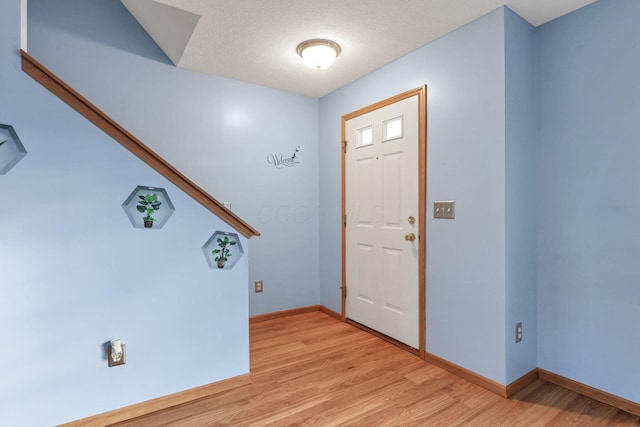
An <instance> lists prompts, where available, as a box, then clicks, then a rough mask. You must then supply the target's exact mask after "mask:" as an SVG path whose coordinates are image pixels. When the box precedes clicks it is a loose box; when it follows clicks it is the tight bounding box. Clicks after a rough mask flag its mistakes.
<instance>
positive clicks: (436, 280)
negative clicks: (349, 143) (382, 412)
mask: <svg viewBox="0 0 640 427" xmlns="http://www.w3.org/2000/svg"><path fill="white" fill-rule="evenodd" d="M425 84H426V85H427V111H428V113H427V212H428V213H429V215H428V218H427V241H426V245H427V271H426V280H427V293H426V294H427V295H426V298H427V301H426V315H427V331H426V335H427V337H426V338H427V351H428V352H429V353H432V354H435V355H437V356H440V357H442V358H444V359H447V360H449V361H451V362H453V363H456V364H458V365H461V366H464V367H465V368H467V369H470V370H472V371H474V372H477V373H479V374H481V375H483V376H485V377H488V378H491V379H492V380H494V381H497V382H499V383H502V384H504V383H505V380H506V377H505V375H506V371H505V110H504V108H505V62H504V12H503V10H502V9H499V10H497V11H495V12H493V13H491V14H489V15H487V16H485V17H483V18H481V19H479V20H477V21H475V22H473V23H471V24H469V25H467V26H465V27H463V28H461V29H459V30H457V31H455V32H453V33H451V34H449V35H447V36H445V37H442V38H441V39H439V40H437V41H435V42H433V43H430V44H429V45H427V46H425V47H423V48H421V49H418V50H417V51H415V52H412V53H410V54H409V55H407V56H405V57H403V58H401V59H399V60H397V61H395V62H393V63H392V64H389V65H387V66H385V67H383V68H381V69H380V70H378V71H376V72H374V73H372V74H369V75H368V76H366V77H364V78H361V79H359V80H357V81H356V82H354V83H352V84H350V85H348V86H346V87H344V88H342V89H340V90H338V91H336V92H334V93H332V94H330V95H328V96H325V97H323V98H322V99H321V101H320V157H319V160H320V174H321V176H322V180H321V181H320V206H322V216H321V221H320V228H321V231H320V265H321V276H320V284H321V300H320V301H321V303H322V304H323V305H326V306H328V307H330V308H331V309H333V310H336V311H339V310H340V290H339V286H340V281H341V264H340V262H341V261H340V259H341V258H340V257H341V252H340V239H341V235H340V172H339V171H340V150H339V148H338V147H339V141H340V117H341V116H342V115H344V114H347V113H350V112H352V111H354V110H357V109H359V108H361V107H364V106H367V105H369V104H372V103H374V102H377V101H380V100H382V99H385V98H387V97H390V96H393V95H395V94H398V93H401V92H404V91H406V90H409V89H413V88H416V87H420V86H422V85H425ZM435 200H455V201H456V219H455V220H453V221H451V220H434V219H433V216H432V215H431V212H432V208H431V207H432V206H433V202H434V201H435Z"/></svg>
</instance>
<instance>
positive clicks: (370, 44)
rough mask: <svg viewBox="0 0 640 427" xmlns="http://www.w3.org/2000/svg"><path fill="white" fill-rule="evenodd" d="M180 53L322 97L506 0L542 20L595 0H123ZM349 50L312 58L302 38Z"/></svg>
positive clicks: (205, 66) (190, 62)
mask: <svg viewBox="0 0 640 427" xmlns="http://www.w3.org/2000/svg"><path fill="white" fill-rule="evenodd" d="M121 1H122V3H123V4H124V5H125V6H126V7H127V9H129V11H130V12H131V14H132V15H133V16H134V17H135V18H136V19H137V20H138V21H139V22H140V24H141V25H142V26H143V27H144V28H145V30H146V31H147V32H148V33H149V35H150V36H151V37H152V38H153V39H154V40H155V41H156V43H157V44H158V45H159V46H160V48H161V49H162V50H163V51H164V52H165V53H166V54H167V56H168V57H169V58H170V59H171V61H173V63H174V64H175V65H176V66H178V67H180V68H186V69H190V70H194V71H200V72H204V73H209V74H214V75H217V76H221V77H228V78H232V79H236V80H241V81H245V82H250V83H255V84H259V85H262V86H267V87H272V88H276V89H282V90H286V91H289V92H294V93H299V94H302V95H307V96H312V97H321V96H323V95H326V94H328V93H330V92H332V91H334V90H336V89H338V88H340V87H341V86H344V85H346V84H348V83H350V82H352V81H354V80H356V79H358V78H359V77H362V76H363V75H366V74H368V73H370V72H371V71H373V70H375V69H377V68H380V67H382V66H383V65H385V64H388V63H390V62H392V61H394V60H396V59H398V58H400V57H402V56H404V55H406V54H407V53H409V52H411V51H413V50H415V49H417V48H419V47H421V46H424V45H425V44H427V43H429V42H431V41H433V40H435V39H437V38H439V37H441V36H443V35H445V34H447V33H449V32H451V31H453V30H455V29H457V28H459V27H461V26H463V25H465V24H467V23H469V22H471V21H473V20H475V19H477V18H479V17H481V16H483V15H486V14H487V13H489V12H491V11H492V10H494V9H496V8H498V7H500V6H503V5H506V6H508V7H510V8H511V9H512V10H513V11H515V12H516V13H518V14H519V15H521V16H522V17H523V18H525V19H526V20H527V21H529V22H530V23H531V24H533V25H535V26H538V25H541V24H544V23H545V22H548V21H550V20H552V19H555V18H557V17H559V16H562V15H564V14H566V13H569V12H571V11H573V10H575V9H578V8H580V7H582V6H585V5H587V4H589V3H593V2H594V1H595V0H396V1H393V2H391V1H389V0H121ZM313 38H327V39H330V40H333V41H335V42H337V43H338V44H340V46H341V47H342V53H341V54H340V56H339V57H338V59H337V60H336V62H335V64H334V65H333V66H332V67H331V68H328V69H325V70H313V69H310V68H308V67H307V66H306V65H305V64H304V62H303V61H302V59H300V58H299V57H298V56H297V54H296V46H297V45H298V44H299V43H300V42H302V41H304V40H308V39H313Z"/></svg>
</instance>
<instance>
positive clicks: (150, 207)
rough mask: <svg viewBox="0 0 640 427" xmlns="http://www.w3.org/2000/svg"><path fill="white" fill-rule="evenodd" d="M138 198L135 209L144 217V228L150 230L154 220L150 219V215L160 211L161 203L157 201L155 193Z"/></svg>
mask: <svg viewBox="0 0 640 427" xmlns="http://www.w3.org/2000/svg"><path fill="white" fill-rule="evenodd" d="M138 198H139V199H140V200H138V205H137V206H136V209H138V212H140V213H143V214H145V216H144V217H142V220H143V221H144V228H152V227H153V221H155V218H154V217H152V216H151V214H153V213H154V212H155V211H157V210H158V209H160V205H161V204H162V202H161V201H160V200H158V195H157V194H155V193H153V194H146V195H144V196H138Z"/></svg>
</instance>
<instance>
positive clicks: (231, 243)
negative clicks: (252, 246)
mask: <svg viewBox="0 0 640 427" xmlns="http://www.w3.org/2000/svg"><path fill="white" fill-rule="evenodd" d="M236 243H238V242H236V241H235V240H233V241H231V242H229V244H230V245H235V244H236Z"/></svg>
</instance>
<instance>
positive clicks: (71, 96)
mask: <svg viewBox="0 0 640 427" xmlns="http://www.w3.org/2000/svg"><path fill="white" fill-rule="evenodd" d="M20 54H21V56H22V70H23V71H24V72H25V73H27V74H28V75H29V76H31V77H32V78H33V79H34V80H35V81H37V82H38V83H40V84H41V85H42V86H44V87H45V88H47V89H49V91H51V92H52V93H53V94H54V95H56V96H57V97H58V98H60V99H61V100H63V101H64V102H66V103H67V104H68V105H69V106H70V107H71V108H73V109H74V110H76V111H77V112H78V113H80V114H82V115H83V116H84V117H85V118H86V119H87V120H89V121H90V122H91V123H93V124H94V125H96V126H97V127H99V128H100V129H102V130H103V131H104V132H105V133H106V134H107V135H109V136H110V137H112V138H113V139H115V140H116V141H118V142H119V143H120V144H122V145H123V146H124V147H125V148H126V149H127V150H129V151H131V152H132V153H133V154H134V155H136V156H137V157H138V158H140V159H141V160H142V161H144V162H145V163H146V164H148V165H149V166H151V167H152V168H153V169H155V170H156V171H157V172H158V173H159V174H160V175H162V176H164V177H165V178H167V179H168V180H169V181H171V182H172V183H173V184H175V185H176V186H177V187H178V188H180V189H181V190H182V191H184V192H185V193H187V194H188V195H189V196H191V197H192V198H193V199H194V200H196V201H197V202H198V203H200V204H201V205H202V206H204V207H205V208H207V209H208V210H210V211H211V212H213V213H214V214H216V215H217V216H218V217H219V218H220V219H222V220H223V221H224V222H226V223H227V224H229V225H230V226H231V227H233V228H235V229H236V230H237V231H238V232H239V233H240V234H242V235H243V236H244V237H246V238H251V237H253V236H259V235H260V233H259V232H258V231H257V230H255V229H254V228H253V227H251V226H250V225H249V224H247V223H246V222H244V221H243V220H242V219H241V218H240V217H238V216H237V215H236V214H234V213H233V212H231V211H230V210H229V209H227V208H225V207H224V205H223V204H222V203H220V202H219V201H217V200H216V199H214V198H213V197H212V196H211V195H209V193H207V192H206V191H204V190H203V189H202V188H200V187H199V186H198V185H196V184H195V183H194V182H193V181H191V180H190V179H189V178H187V177H186V176H184V175H183V174H181V173H180V172H179V171H178V170H177V169H176V168H174V167H173V166H171V164H169V163H168V162H167V161H166V160H164V159H163V158H162V157H160V156H159V155H158V154H156V153H155V152H154V151H153V150H151V149H150V148H149V147H147V146H146V145H145V144H143V143H142V142H141V141H140V140H139V139H137V138H136V137H135V136H133V135H131V134H130V133H129V132H127V130H125V129H124V128H123V127H122V126H120V125H119V124H118V123H116V122H115V121H114V120H113V119H112V118H111V117H109V116H108V115H107V114H105V113H104V112H103V111H102V110H100V109H99V108H98V107H96V106H95V105H93V104H92V103H91V102H89V101H88V100H87V99H86V98H84V97H83V96H82V95H80V94H79V93H78V92H76V91H75V90H74V89H73V88H71V87H70V86H69V85H67V84H66V83H65V82H64V81H62V80H61V79H60V78H59V77H58V76H56V75H55V74H54V73H52V72H51V71H50V70H49V69H47V68H46V67H45V66H43V65H42V64H40V63H39V62H38V61H36V60H35V59H34V58H33V57H32V56H30V55H29V54H28V53H27V52H25V51H24V50H21V51H20Z"/></svg>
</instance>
